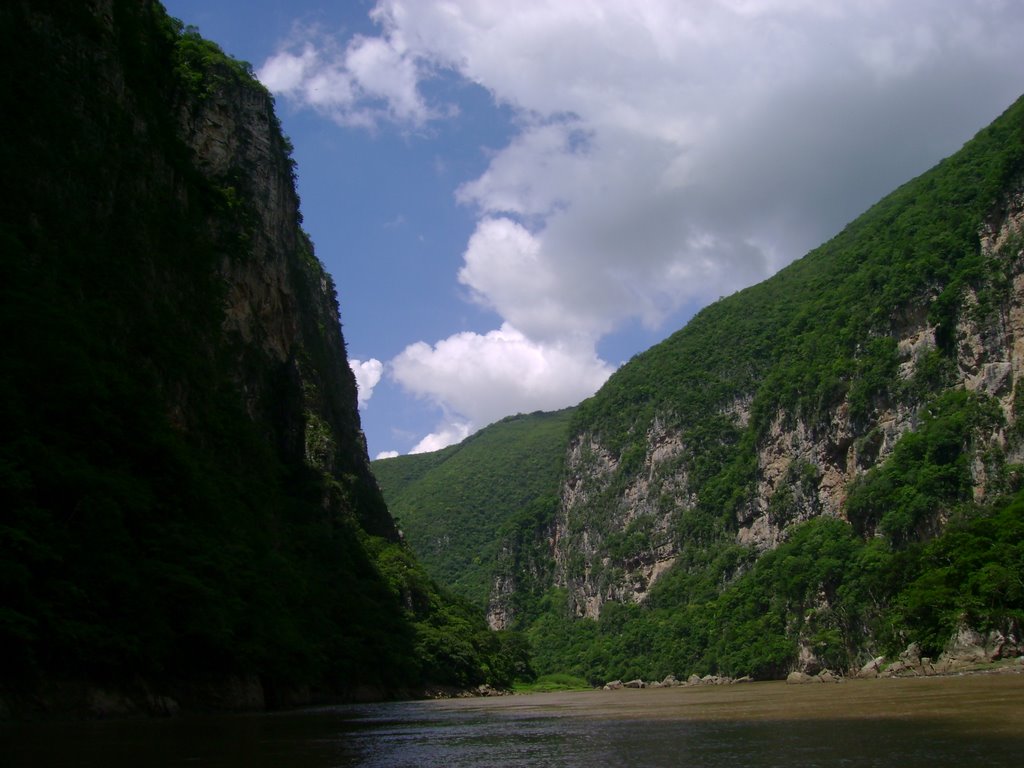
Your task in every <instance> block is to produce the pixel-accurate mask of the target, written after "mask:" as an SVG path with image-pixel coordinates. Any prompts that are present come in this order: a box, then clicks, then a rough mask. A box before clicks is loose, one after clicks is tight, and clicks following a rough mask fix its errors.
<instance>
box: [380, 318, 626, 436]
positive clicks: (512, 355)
mask: <svg viewBox="0 0 1024 768" xmlns="http://www.w3.org/2000/svg"><path fill="white" fill-rule="evenodd" d="M389 367H390V373H391V376H393V377H394V379H395V380H396V381H397V382H398V383H399V384H401V385H402V387H403V388H405V389H406V390H407V391H408V392H410V393H412V394H414V395H417V396H419V397H422V398H426V399H428V400H430V401H431V402H433V403H435V404H436V405H438V406H439V407H441V408H442V410H443V411H444V413H445V414H446V418H445V421H444V423H443V424H442V425H441V427H439V428H438V430H437V432H436V433H435V434H434V435H432V436H430V437H429V438H427V440H426V441H424V442H421V443H420V445H418V446H417V447H416V448H415V449H414V452H416V451H417V450H436V449H437V448H441V447H444V445H448V444H450V443H452V442H457V441H458V440H461V439H463V438H464V437H466V436H467V435H468V434H469V432H470V430H472V429H477V428H479V427H483V426H486V425H487V424H490V423H491V422H493V421H496V420H498V419H500V418H502V417H503V416H507V415H508V414H511V413H518V412H532V411H537V410H555V409H558V408H564V407H566V406H568V405H574V404H576V403H578V402H579V401H580V400H582V399H583V398H585V397H587V396H589V395H591V394H593V393H594V392H595V391H596V390H597V388H598V387H600V386H601V384H603V383H604V381H605V380H606V379H607V378H608V376H610V375H611V373H612V368H611V367H610V366H609V365H608V364H607V363H605V362H604V361H602V360H600V359H599V358H598V357H597V355H596V354H594V352H593V349H592V348H591V349H588V350H581V349H580V348H578V347H571V346H568V345H559V344H544V343H538V342H534V341H531V340H530V339H528V338H527V337H526V336H524V335H523V334H522V333H520V332H519V331H517V330H516V329H515V328H513V327H512V326H510V325H508V324H505V325H503V326H502V327H501V329H499V330H496V331H491V332H490V333H487V334H478V333H471V332H466V333H459V334H455V335H454V336H450V337H449V338H447V339H443V340H442V341H439V342H437V344H435V345H433V346H431V345H429V344H426V343H424V342H417V343H415V344H410V345H409V346H408V347H406V348H405V350H403V351H402V352H401V354H399V355H398V356H397V357H395V359H394V360H392V361H391V363H390V365H389ZM427 445H429V446H430V447H425V446H427Z"/></svg>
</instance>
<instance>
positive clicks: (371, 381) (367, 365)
mask: <svg viewBox="0 0 1024 768" xmlns="http://www.w3.org/2000/svg"><path fill="white" fill-rule="evenodd" d="M348 365H349V368H351V369H352V373H354V374H355V376H356V387H357V389H358V391H359V407H360V408H364V407H365V406H366V404H367V403H368V402H370V398H371V397H373V389H374V387H376V386H377V384H379V383H380V377H381V376H382V375H383V373H384V364H383V363H382V362H381V361H380V360H376V359H374V358H372V357H371V358H370V359H369V360H365V361H364V360H356V359H355V358H353V359H351V360H349V361H348Z"/></svg>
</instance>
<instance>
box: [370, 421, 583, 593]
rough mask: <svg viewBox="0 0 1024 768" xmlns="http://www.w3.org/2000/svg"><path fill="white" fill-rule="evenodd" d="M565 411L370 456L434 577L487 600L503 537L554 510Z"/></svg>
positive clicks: (390, 501)
mask: <svg viewBox="0 0 1024 768" xmlns="http://www.w3.org/2000/svg"><path fill="white" fill-rule="evenodd" d="M571 413H572V412H571V410H563V411H558V412H556V413H532V414H529V415H522V414H520V415H518V416H510V417H508V418H506V419H502V420H501V421H499V422H496V423H495V424H492V425H490V426H489V427H486V428H484V429H482V430H480V431H479V432H477V433H476V434H474V435H472V436H471V437H469V438H467V439H466V440H464V441H462V442H461V443H459V444H458V445H453V446H449V447H448V448H444V449H443V450H440V451H435V452H433V453H424V454H414V455H410V456H399V457H396V458H393V459H381V460H378V461H375V462H373V465H372V466H373V471H374V474H375V475H376V476H377V480H378V482H379V483H380V487H381V491H382V492H383V493H384V498H385V499H386V500H387V503H388V508H389V509H390V510H391V514H392V515H394V516H395V518H396V519H397V520H398V522H399V524H400V525H401V527H402V529H403V531H404V532H405V534H406V536H407V537H408V540H409V543H410V545H411V546H412V548H413V550H414V551H415V552H416V555H417V556H418V557H419V559H420V562H422V563H423V566H424V567H425V568H426V569H427V571H428V572H429V573H430V574H431V575H432V576H433V577H434V578H436V579H437V580H438V581H439V582H440V583H442V584H444V585H446V586H447V587H448V588H450V589H451V590H453V591H454V592H456V593H457V594H459V595H462V596H463V597H465V598H466V599H467V600H470V601H472V602H473V603H474V604H476V605H479V606H480V607H483V606H484V605H486V603H487V598H488V595H489V593H490V590H491V588H492V579H493V567H494V563H495V561H496V559H497V558H498V557H499V547H500V545H501V542H502V539H503V538H504V537H506V536H507V535H508V533H509V532H510V531H511V530H513V529H514V527H515V526H517V525H523V524H529V523H532V524H534V525H536V523H537V521H538V520H550V517H551V514H552V513H553V512H554V508H555V506H556V504H557V500H556V499H555V496H554V494H555V491H556V489H557V487H558V480H559V477H560V473H561V468H562V458H563V455H564V453H565V443H566V440H567V439H568V427H569V419H570V416H571Z"/></svg>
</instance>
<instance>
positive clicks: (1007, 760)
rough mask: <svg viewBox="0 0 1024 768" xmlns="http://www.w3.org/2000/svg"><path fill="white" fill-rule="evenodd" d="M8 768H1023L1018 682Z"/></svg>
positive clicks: (733, 697) (535, 706)
mask: <svg viewBox="0 0 1024 768" xmlns="http://www.w3.org/2000/svg"><path fill="white" fill-rule="evenodd" d="M0 764H2V765H3V766H5V768H28V766H32V768H49V767H50V766H69V767H70V766H74V767H75V768H85V767H88V766H97V767H99V766H102V767H103V768H127V766H132V768H142V767H150V766H151V767H153V768H162V767H164V766H167V767H170V766H183V767H184V766H188V767H193V766H194V767H197V768H242V767H243V766H245V767H246V768H262V767H264V766H266V767H267V768H269V767H270V766H275V767H277V766H287V767H288V768H350V767H352V766H359V767H360V768H370V767H373V768H377V767H380V768H383V767H385V766H386V767H388V768H391V767H392V766H409V767H410V768H411V767H413V766H415V768H422V767H423V766H442V767H443V768H461V767H462V766H517V767H518V766H538V767H540V766H543V767H544V768H550V767H554V766H573V767H575V766H581V767H585V768H599V766H637V767H639V766H645V767H646V766H652V767H653V766H694V767H697V766H715V767H717V766H752V767H759V766H780V767H781V766H785V767H786V768H791V767H792V766H856V767H859V766H886V767H888V766H898V767H899V768H915V767H916V766H920V767H921V768H924V767H925V766H927V768H941V767H942V766H956V767H957V768H965V767H966V766H1020V765H1024V674H1021V673H1019V672H1018V673H1004V674H999V675H973V676H964V677H944V678H921V679H903V680H865V681H859V680H852V681H848V682H845V683H842V684H834V685H833V684H813V685H802V686H793V685H785V684H784V683H778V682H765V683H748V684H742V685H732V686H721V687H687V688H664V689H648V690H621V691H584V692H577V693H550V694H534V695H529V696H508V697H501V698H488V699H451V700H441V701H421V702H397V703H387V704H372V705H345V706H336V707H323V708H318V709H306V710H298V711H292V712H279V713H270V714H252V715H217V716H181V717H177V718H171V719H167V720H124V721H108V722H72V723H22V724H5V725H3V726H0Z"/></svg>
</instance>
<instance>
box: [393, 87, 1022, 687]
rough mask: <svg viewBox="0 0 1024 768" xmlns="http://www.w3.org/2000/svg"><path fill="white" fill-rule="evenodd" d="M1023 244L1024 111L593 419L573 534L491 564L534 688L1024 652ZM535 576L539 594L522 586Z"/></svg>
mask: <svg viewBox="0 0 1024 768" xmlns="http://www.w3.org/2000/svg"><path fill="white" fill-rule="evenodd" d="M836 183H842V180H841V179H837V180H836ZM1022 228H1024V100H1022V101H1018V102H1017V103H1016V104H1014V105H1013V106H1012V107H1010V109H1008V110H1007V111H1006V112H1005V113H1004V114H1003V115H1002V116H1001V117H1000V118H999V119H997V120H996V121H995V122H994V123H993V124H992V125H991V126H989V127H988V128H986V129H984V130H982V131H981V132H980V133H979V134H978V135H977V136H976V137H975V138H974V139H973V140H972V141H971V142H969V143H968V144H967V145H965V147H964V148H963V149H962V150H961V151H960V152H958V153H957V154H956V155H954V156H952V157H950V158H948V159H947V160H945V161H943V162H942V163H940V164H939V165H938V166H937V167H936V168H934V169H933V170H931V171H930V172H928V173H926V174H924V175H922V176H921V177H919V178H917V179H915V180H913V181H911V182H909V183H907V184H906V185H904V186H902V187H901V188H899V189H898V190H896V191H895V192H894V193H892V194H891V195H890V196H888V197H886V198H885V199H884V200H882V201H881V202H879V203H878V204H877V205H875V206H874V207H873V208H871V209H870V210H869V211H867V212H866V213H865V214H864V215H862V216H861V217H859V218H858V219H857V220H856V221H854V222H853V223H851V224H850V225H849V226H848V227H846V228H845V229H844V230H843V231H842V232H841V233H840V234H839V235H837V236H836V237H835V238H833V239H832V240H830V241H829V242H827V243H825V244H824V245H822V246H821V247H819V248H818V249H816V250H814V251H812V252H811V253H810V254H808V255H807V256H806V257H804V258H803V259H800V260H798V261H796V262H794V263H793V264H791V265H790V266H789V267H787V268H785V269H784V270H782V271H781V272H780V273H779V274H777V275H776V276H774V277H773V278H771V279H769V280H767V281H765V282H764V283H761V284H759V285H756V286H753V287H751V288H749V289H746V290H744V291H741V292H738V293H737V294H735V295H733V296H731V297H728V298H725V299H722V300H719V301H718V302H716V303H714V304H712V305H711V306H709V307H707V308H706V309H705V310H703V311H702V312H700V313H699V314H698V315H697V316H696V317H695V318H694V319H693V320H692V321H690V323H689V324H688V325H687V326H686V327H685V328H683V329H682V330H680V331H678V332H677V333H675V334H674V335H673V336H671V337H670V338H669V339H667V340H666V341H665V342H663V343H661V344H659V345H657V346H655V347H653V348H652V349H650V350H648V351H646V352H644V353H642V354H640V355H638V356H637V357H635V358H634V359H633V360H631V361H630V362H629V363H628V364H627V365H625V366H623V367H622V368H621V369H619V370H618V371H617V372H616V373H615V374H614V375H613V376H612V377H611V378H610V379H609V381H608V382H607V383H606V384H605V386H604V387H602V389H601V390H600V391H599V392H598V393H597V394H596V395H595V396H594V397H592V398H590V399H589V400H587V401H584V402H583V403H582V404H580V405H579V406H578V408H577V409H575V411H574V412H573V415H572V424H571V428H570V440H569V442H568V443H567V444H566V446H565V453H564V454H563V459H562V461H561V464H562V466H563V477H562V480H561V483H560V486H552V487H550V488H549V489H548V490H546V491H543V490H542V492H543V493H544V494H545V495H551V494H554V495H555V496H556V497H557V498H558V499H559V507H558V509H557V511H556V514H555V515H554V517H553V519H550V520H546V521H538V522H539V524H538V525H537V526H535V527H534V528H533V529H532V530H531V529H528V528H527V529H524V528H519V529H516V530H515V531H513V532H512V533H511V534H510V536H509V538H508V539H506V540H505V541H504V542H503V543H502V546H501V551H502V552H505V551H515V552H517V553H520V555H524V556H522V557H518V558H516V559H509V558H506V559H505V560H504V562H502V561H501V559H500V558H499V561H497V562H496V563H495V568H496V569H497V573H496V577H495V583H496V584H497V585H508V584H512V585H513V589H512V590H510V591H509V590H506V594H504V595H498V596H495V595H494V594H492V605H491V610H492V612H494V611H495V609H496V607H497V610H498V612H499V613H500V614H501V615H502V616H503V618H504V620H505V621H506V625H507V626H510V627H512V628H516V629H520V630H524V631H527V632H528V634H529V636H530V638H531V641H532V644H533V648H534V651H535V653H536V658H535V667H536V669H537V671H538V672H539V673H550V672H556V671H557V672H570V673H573V674H576V675H580V676H583V677H585V678H587V679H589V680H590V681H591V682H594V683H597V682H600V681H603V680H608V679H613V678H622V679H626V678H633V677H643V678H646V679H660V678H661V677H663V676H664V675H666V674H670V673H671V674H675V675H677V676H686V675H688V674H690V673H693V672H697V673H700V674H705V673H715V672H717V673H723V674H729V675H743V674H751V675H754V676H757V677H777V676H780V675H784V674H785V673H786V672H787V671H789V670H793V669H797V668H801V669H811V670H813V669H815V668H820V667H826V666H827V667H831V668H833V669H841V670H845V669H850V668H851V667H856V666H857V665H859V664H860V663H862V662H864V661H865V660H866V659H870V658H871V657H873V656H875V655H878V654H889V655H890V656H891V655H892V654H895V653H897V652H898V651H899V650H901V649H902V648H903V647H905V646H906V644H907V643H908V642H910V641H916V642H918V643H920V644H921V646H922V648H923V650H924V651H925V652H926V653H928V654H931V655H932V656H936V655H938V653H939V652H940V651H941V650H942V649H943V647H944V645H945V643H946V642H947V641H948V640H949V639H950V637H951V636H952V635H953V634H954V632H955V631H956V630H957V629H958V627H964V626H968V627H971V628H973V629H977V630H979V631H981V632H983V633H988V632H992V633H1001V634H1000V635H999V636H1002V637H1006V638H1011V639H1012V638H1016V639H1017V641H1018V642H1019V640H1020V628H1021V623H1022V621H1024V583H1022V581H1021V577H1020V574H1021V573H1024V543H1022V539H1021V533H1022V525H1024V518H1022V516H1024V495H1022V491H1021V490H1020V489H1021V479H1022V466H1021V463H1020V462H1021V459H1022V457H1024V450H1022V437H1024V434H1022V431H1021V428H1020V424H1021V423H1024V422H1021V421H1019V417H1020V416H1021V415H1022V414H1021V411H1020V409H1021V407H1022V406H1021V403H1022V402H1024V399H1022V398H1024V378H1022V373H1021V371H1024V360H1021V359H1019V357H1018V352H1017V346H1018V345H1019V344H1020V342H1021V340H1022V339H1024V326H1022V324H1021V323H1020V318H1021V317H1022V305H1024V254H1022V243H1024V237H1022ZM478 482H481V483H485V482H486V479H480V480H478ZM539 490H540V489H539ZM446 503H447V500H445V499H443V498H439V499H438V500H437V505H436V506H434V507H433V508H432V509H429V510H425V511H424V512H423V514H429V515H440V514H441V509H442V508H443V506H444V505H445V504H446ZM412 538H413V537H412V536H411V535H410V539H412ZM418 545H419V544H418V543H417V542H415V541H414V542H413V546H418ZM538 559H546V560H547V561H548V563H549V564H550V565H549V568H548V571H547V573H548V574H549V575H548V581H547V583H546V588H545V589H544V590H538V589H537V588H536V585H531V587H530V589H529V590H527V592H526V593H524V592H522V591H521V590H517V589H515V588H514V587H515V584H516V580H517V577H518V576H519V575H520V571H519V569H520V568H521V563H522V562H523V561H528V562H531V563H533V562H536V561H537V560H538ZM534 571H535V572H536V568H534ZM496 597H497V598H498V599H495V598H496ZM1015 647H1018V646H1015V645H1014V643H1013V642H1010V644H1009V645H1008V646H1007V648H1009V649H1011V650H1012V649H1013V648H1015Z"/></svg>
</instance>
